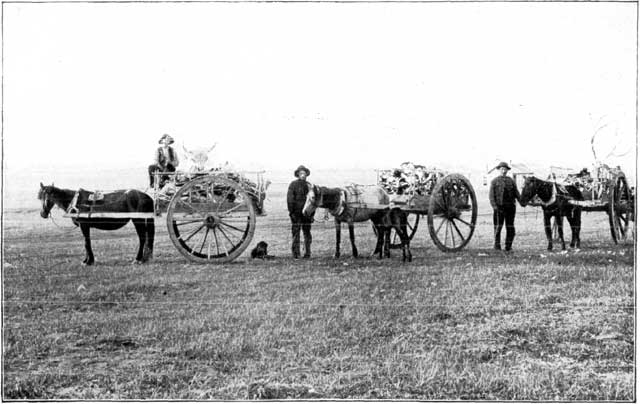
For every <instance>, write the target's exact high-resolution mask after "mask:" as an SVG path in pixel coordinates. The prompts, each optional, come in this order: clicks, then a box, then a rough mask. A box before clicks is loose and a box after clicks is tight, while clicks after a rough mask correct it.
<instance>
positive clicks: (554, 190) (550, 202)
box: [531, 182, 558, 208]
mask: <svg viewBox="0 0 640 404" xmlns="http://www.w3.org/2000/svg"><path fill="white" fill-rule="evenodd" d="M557 188H558V184H557V183H555V182H553V183H552V187H551V198H549V200H548V201H546V202H545V201H543V200H542V199H541V198H540V197H539V196H538V195H536V196H534V197H533V198H532V199H531V201H532V202H533V203H536V204H540V205H541V206H544V207H545V208H546V207H548V206H551V205H553V204H554V203H555V202H556V200H557V196H558V189H557Z"/></svg>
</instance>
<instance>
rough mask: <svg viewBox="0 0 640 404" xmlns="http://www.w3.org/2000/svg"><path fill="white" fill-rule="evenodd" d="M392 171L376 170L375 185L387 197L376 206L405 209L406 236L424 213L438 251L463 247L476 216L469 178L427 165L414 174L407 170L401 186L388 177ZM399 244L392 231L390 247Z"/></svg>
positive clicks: (472, 228) (396, 246) (414, 227)
mask: <svg viewBox="0 0 640 404" xmlns="http://www.w3.org/2000/svg"><path fill="white" fill-rule="evenodd" d="M393 171H394V170H377V185H378V186H381V187H382V188H383V189H385V191H386V192H387V193H388V194H389V199H390V204H389V206H380V207H379V208H392V209H393V208H397V209H400V210H402V211H404V212H406V213H407V216H408V222H409V223H408V228H407V233H408V235H409V238H410V239H413V237H414V236H415V235H416V233H417V231H418V225H419V223H420V221H421V218H422V217H423V216H426V217H427V224H428V226H429V234H430V236H431V239H432V240H433V243H434V244H435V245H436V246H437V247H438V248H439V249H440V250H441V251H444V252H456V251H460V250H461V249H463V248H464V247H465V246H466V245H467V244H468V243H469V241H470V240H471V237H472V236H473V232H474V230H475V227H476V220H477V217H478V202H477V199H476V193H475V191H474V189H473V186H472V185H471V182H470V181H469V180H468V179H467V178H466V177H465V176H463V175H461V174H456V173H452V174H449V173H446V172H444V171H441V170H438V169H430V170H425V171H424V172H420V173H419V175H416V176H415V177H414V175H413V173H411V176H412V178H410V179H409V181H407V184H405V185H406V186H403V185H402V184H398V183H392V182H390V181H389V179H390V178H393ZM401 181H402V178H401V179H400V182H401ZM374 230H375V228H374ZM399 246H400V243H399V238H398V237H397V235H394V236H393V240H392V243H391V247H392V248H398V247H399Z"/></svg>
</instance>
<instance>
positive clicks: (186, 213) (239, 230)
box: [167, 176, 256, 264]
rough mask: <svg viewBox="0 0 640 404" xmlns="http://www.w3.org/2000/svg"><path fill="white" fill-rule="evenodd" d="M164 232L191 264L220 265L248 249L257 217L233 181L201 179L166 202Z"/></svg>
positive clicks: (188, 184)
mask: <svg viewBox="0 0 640 404" xmlns="http://www.w3.org/2000/svg"><path fill="white" fill-rule="evenodd" d="M167 228H168V230H169V236H170V237H171V241H172V242H173V244H174V245H175V246H176V248H177V249H178V251H180V253H181V254H182V255H184V256H185V257H187V258H188V259H190V260H191V261H195V262H202V263H212V264H222V263H225V262H230V261H233V260H234V259H236V258H237V257H238V256H240V254H242V252H243V251H244V250H245V249H246V248H247V247H248V246H249V244H250V243H251V239H252V238H253V233H254V231H255V228H256V213H255V209H254V206H253V203H252V201H251V198H250V197H249V195H248V194H247V193H246V192H245V191H244V190H243V189H242V188H241V187H240V186H239V185H238V183H236V182H235V181H232V180H230V179H228V178H224V177H222V176H206V177H200V178H196V179H194V180H192V181H189V182H188V183H186V184H185V185H184V186H182V187H181V188H180V189H178V191H177V192H176V194H175V195H174V196H173V198H172V199H171V202H169V206H168V207H167Z"/></svg>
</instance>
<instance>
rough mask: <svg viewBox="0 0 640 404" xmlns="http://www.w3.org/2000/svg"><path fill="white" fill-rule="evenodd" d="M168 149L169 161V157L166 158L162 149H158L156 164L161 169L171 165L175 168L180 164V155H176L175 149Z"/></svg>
mask: <svg viewBox="0 0 640 404" xmlns="http://www.w3.org/2000/svg"><path fill="white" fill-rule="evenodd" d="M168 149H169V159H167V156H165V155H164V153H163V152H162V147H158V148H157V149H156V158H155V162H156V164H157V165H158V166H160V167H167V166H168V165H169V164H171V165H172V166H173V167H177V166H178V164H179V161H178V155H177V154H176V151H175V150H173V147H171V146H169V147H168Z"/></svg>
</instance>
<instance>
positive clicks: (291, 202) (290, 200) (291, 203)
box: [287, 182, 294, 213]
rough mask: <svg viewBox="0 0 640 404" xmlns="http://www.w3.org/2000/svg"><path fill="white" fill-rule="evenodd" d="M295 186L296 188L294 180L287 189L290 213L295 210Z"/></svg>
mask: <svg viewBox="0 0 640 404" xmlns="http://www.w3.org/2000/svg"><path fill="white" fill-rule="evenodd" d="M293 188H294V183H293V182H292V183H291V184H289V189H288V190H287V209H288V210H289V213H292V212H293V206H294V200H293V196H294V195H293V194H294V193H293Z"/></svg>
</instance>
